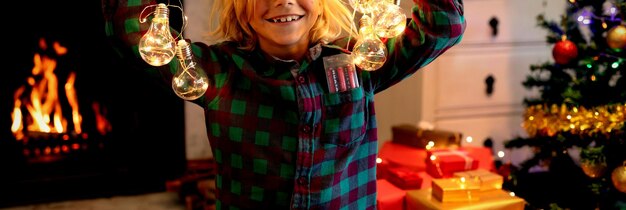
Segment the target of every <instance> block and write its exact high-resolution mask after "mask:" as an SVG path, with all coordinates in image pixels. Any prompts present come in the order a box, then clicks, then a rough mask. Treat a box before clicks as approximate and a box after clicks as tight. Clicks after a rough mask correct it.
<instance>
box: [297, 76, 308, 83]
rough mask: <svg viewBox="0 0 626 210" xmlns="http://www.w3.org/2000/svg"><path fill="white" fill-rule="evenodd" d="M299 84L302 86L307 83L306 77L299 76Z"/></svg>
mask: <svg viewBox="0 0 626 210" xmlns="http://www.w3.org/2000/svg"><path fill="white" fill-rule="evenodd" d="M298 82H299V83H300V84H302V83H304V82H306V81H305V80H304V76H298Z"/></svg>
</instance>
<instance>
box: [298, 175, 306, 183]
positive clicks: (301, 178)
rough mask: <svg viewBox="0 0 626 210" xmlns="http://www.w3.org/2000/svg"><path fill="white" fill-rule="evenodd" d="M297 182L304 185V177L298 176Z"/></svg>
mask: <svg viewBox="0 0 626 210" xmlns="http://www.w3.org/2000/svg"><path fill="white" fill-rule="evenodd" d="M298 184H299V185H304V184H306V178H305V177H303V176H301V177H298Z"/></svg>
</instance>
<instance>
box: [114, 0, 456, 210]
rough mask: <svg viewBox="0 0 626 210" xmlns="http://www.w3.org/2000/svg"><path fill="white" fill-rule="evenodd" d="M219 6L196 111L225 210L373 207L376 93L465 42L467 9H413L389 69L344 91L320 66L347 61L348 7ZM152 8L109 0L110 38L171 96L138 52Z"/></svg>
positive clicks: (245, 2)
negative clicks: (143, 17)
mask: <svg viewBox="0 0 626 210" xmlns="http://www.w3.org/2000/svg"><path fill="white" fill-rule="evenodd" d="M216 1H218V4H217V5H216V8H218V9H220V10H221V13H219V14H218V16H219V17H218V18H219V23H220V25H219V26H218V27H217V30H216V33H215V35H217V36H219V38H221V39H220V42H218V43H217V44H214V45H210V46H209V45H206V44H204V43H201V42H196V43H194V44H193V49H194V54H195V56H196V57H197V58H198V61H199V64H200V66H201V67H202V68H203V69H204V70H205V71H206V74H207V75H208V76H209V80H210V85H209V89H208V90H207V91H206V93H205V94H204V96H202V97H201V98H199V99H197V100H194V101H192V102H193V103H195V104H198V105H199V106H201V107H203V108H204V113H205V120H206V126H207V133H208V135H209V141H210V145H211V148H212V150H213V154H214V158H215V160H216V162H217V163H218V167H217V169H218V170H217V174H218V175H217V180H216V182H217V183H216V184H217V190H218V191H217V200H218V201H217V208H218V209H340V208H342V209H343V208H346V209H375V208H376V154H377V151H378V148H377V134H376V129H377V128H376V118H375V113H374V94H375V93H378V92H380V91H382V90H385V89H387V88H388V87H390V86H392V85H394V84H396V83H398V82H399V81H401V80H402V79H404V78H406V77H408V76H410V75H412V74H413V73H415V72H416V71H417V70H418V69H420V68H421V67H423V66H425V65H427V64H428V63H430V62H431V61H433V60H434V59H435V58H436V57H438V56H439V55H441V54H442V53H444V52H445V51H446V50H448V49H449V48H450V47H451V46H453V45H455V44H457V43H458V42H460V40H461V37H462V34H463V31H464V30H465V20H464V18H463V5H462V0H415V6H414V8H413V19H412V20H410V21H409V22H408V24H407V27H406V29H405V31H404V33H403V34H402V35H400V36H399V37H397V38H391V39H387V40H385V44H386V46H387V49H388V52H387V59H386V60H387V61H386V63H385V64H384V65H383V67H382V68H380V69H379V70H377V71H363V70H361V69H358V68H357V69H356V73H355V75H356V78H354V79H355V80H354V81H357V82H358V84H353V85H350V86H349V88H344V89H342V90H341V91H335V90H333V91H331V88H332V86H329V83H333V81H329V77H327V74H326V70H327V68H325V64H324V61H323V60H324V58H326V57H331V56H335V55H340V54H349V50H346V49H344V47H346V42H345V41H346V39H345V38H344V39H338V38H339V36H340V35H341V34H342V32H348V34H352V33H350V29H351V28H350V24H351V21H353V20H352V12H351V11H350V9H349V8H348V7H347V6H346V4H345V3H343V2H342V1H341V0H216ZM153 4H155V3H154V2H145V1H141V2H139V0H135V1H128V2H126V1H124V0H119V2H118V1H115V0H103V6H104V13H105V18H106V20H107V34H108V35H109V37H111V39H112V41H113V43H116V45H117V46H118V47H123V49H122V50H120V51H121V52H123V54H124V55H126V56H132V57H133V59H135V60H137V62H139V63H140V65H142V67H143V68H148V67H150V68H154V69H156V70H158V71H152V70H149V71H150V72H151V73H154V74H157V75H160V76H162V77H163V78H164V81H165V84H166V86H169V85H170V84H171V79H172V74H173V73H174V72H172V70H171V69H170V68H169V66H167V65H165V66H163V67H152V66H148V65H146V63H145V62H143V61H142V60H141V59H139V56H138V53H137V52H136V48H133V47H132V46H136V45H137V43H138V40H139V39H140V38H141V36H142V35H143V33H145V31H146V30H147V27H148V24H140V23H139V21H138V20H137V18H138V15H139V12H141V10H142V9H143V8H144V7H145V6H147V5H153ZM171 18H173V17H171ZM336 40H341V41H336ZM352 40H355V38H352ZM133 49H134V50H133ZM174 61H176V59H174ZM156 72H160V73H156Z"/></svg>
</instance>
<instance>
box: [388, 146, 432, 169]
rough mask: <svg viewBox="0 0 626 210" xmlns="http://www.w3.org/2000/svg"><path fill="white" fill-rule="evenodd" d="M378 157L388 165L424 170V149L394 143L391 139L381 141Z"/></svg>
mask: <svg viewBox="0 0 626 210" xmlns="http://www.w3.org/2000/svg"><path fill="white" fill-rule="evenodd" d="M378 157H380V158H381V159H382V161H383V162H385V163H387V164H388V166H389V167H394V168H397V167H403V168H408V169H411V170H414V171H424V170H426V150H425V149H418V148H414V147H409V146H405V145H401V144H396V143H393V142H391V141H387V142H385V143H383V145H382V147H381V148H380V152H379V153H378Z"/></svg>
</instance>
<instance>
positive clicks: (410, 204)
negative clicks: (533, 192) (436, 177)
mask: <svg viewBox="0 0 626 210" xmlns="http://www.w3.org/2000/svg"><path fill="white" fill-rule="evenodd" d="M525 205H526V201H524V199H522V198H520V197H517V196H513V195H511V194H509V192H506V191H504V190H491V191H486V192H482V193H481V196H480V200H479V201H466V202H441V201H438V200H437V199H435V198H434V197H433V196H432V193H431V189H430V188H429V189H421V190H410V191H407V195H406V209H407V210H441V209H445V210H485V209H489V210H524V207H525Z"/></svg>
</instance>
